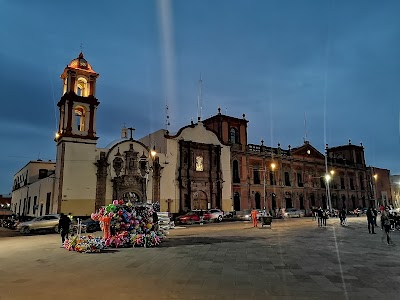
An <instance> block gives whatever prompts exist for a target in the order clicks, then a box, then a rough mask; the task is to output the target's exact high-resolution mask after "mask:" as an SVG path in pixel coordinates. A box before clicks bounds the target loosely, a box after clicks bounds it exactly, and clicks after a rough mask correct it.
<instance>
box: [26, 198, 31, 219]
mask: <svg viewBox="0 0 400 300" xmlns="http://www.w3.org/2000/svg"><path fill="white" fill-rule="evenodd" d="M30 210H31V197H29V198H28V205H27V208H26V214H27V215H29V212H30Z"/></svg>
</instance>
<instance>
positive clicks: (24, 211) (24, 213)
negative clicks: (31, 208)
mask: <svg viewBox="0 0 400 300" xmlns="http://www.w3.org/2000/svg"><path fill="white" fill-rule="evenodd" d="M22 215H23V216H26V198H24V206H23V207H22Z"/></svg>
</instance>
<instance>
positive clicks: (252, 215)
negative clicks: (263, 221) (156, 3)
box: [251, 208, 258, 227]
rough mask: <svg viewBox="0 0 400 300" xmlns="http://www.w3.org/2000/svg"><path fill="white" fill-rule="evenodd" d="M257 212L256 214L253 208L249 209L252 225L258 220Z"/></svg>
mask: <svg viewBox="0 0 400 300" xmlns="http://www.w3.org/2000/svg"><path fill="white" fill-rule="evenodd" d="M257 214H258V211H257V210H255V209H254V208H253V210H252V211H251V219H252V220H253V227H257V222H258V221H257Z"/></svg>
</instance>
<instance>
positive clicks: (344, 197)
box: [342, 195, 346, 208]
mask: <svg viewBox="0 0 400 300" xmlns="http://www.w3.org/2000/svg"><path fill="white" fill-rule="evenodd" d="M342 208H346V196H345V195H342Z"/></svg>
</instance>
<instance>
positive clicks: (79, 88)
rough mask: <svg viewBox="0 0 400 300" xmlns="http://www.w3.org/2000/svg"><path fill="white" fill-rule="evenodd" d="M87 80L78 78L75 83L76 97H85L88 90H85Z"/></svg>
mask: <svg viewBox="0 0 400 300" xmlns="http://www.w3.org/2000/svg"><path fill="white" fill-rule="evenodd" d="M87 85H88V84H87V80H86V78H83V77H80V78H78V81H77V83H76V94H77V95H78V96H82V97H87V95H88V92H87V91H88V88H87Z"/></svg>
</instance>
